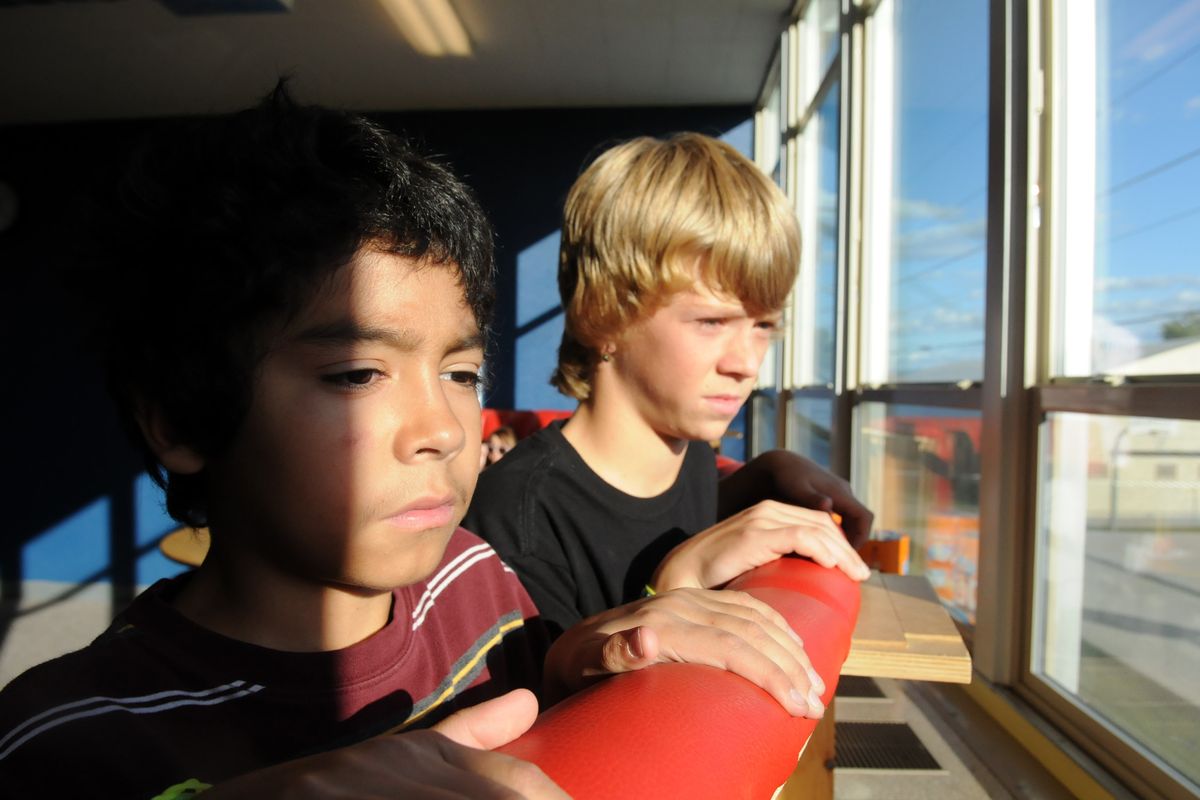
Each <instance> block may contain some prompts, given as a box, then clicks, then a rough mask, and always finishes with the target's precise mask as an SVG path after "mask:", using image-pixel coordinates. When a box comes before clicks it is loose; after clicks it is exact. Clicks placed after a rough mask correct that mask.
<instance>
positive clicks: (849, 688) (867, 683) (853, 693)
mask: <svg viewBox="0 0 1200 800" xmlns="http://www.w3.org/2000/svg"><path fill="white" fill-rule="evenodd" d="M834 696H835V697H869V698H874V697H883V698H886V697H887V695H885V694H884V693H883V689H881V688H879V684H878V683H876V682H875V681H874V680H872V679H871V678H867V677H865V676H861V675H843V676H842V677H840V678H838V685H837V691H836V692H835V693H834Z"/></svg>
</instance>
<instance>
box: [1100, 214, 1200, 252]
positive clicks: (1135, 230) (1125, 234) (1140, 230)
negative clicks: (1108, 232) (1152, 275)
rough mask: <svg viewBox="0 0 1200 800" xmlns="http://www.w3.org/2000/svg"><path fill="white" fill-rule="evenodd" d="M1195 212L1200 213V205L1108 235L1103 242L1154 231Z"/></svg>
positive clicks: (1105, 243) (1107, 243)
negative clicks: (1138, 226) (1114, 234)
mask: <svg viewBox="0 0 1200 800" xmlns="http://www.w3.org/2000/svg"><path fill="white" fill-rule="evenodd" d="M1195 214H1200V206H1196V207H1194V208H1189V209H1187V210H1185V211H1180V212H1179V213H1178V214H1172V215H1171V216H1169V217H1163V218H1162V219H1158V220H1155V221H1154V222H1151V223H1149V224H1146V225H1143V226H1141V227H1140V228H1132V229H1130V230H1127V231H1121V232H1120V233H1118V234H1117V235H1116V236H1110V237H1108V239H1107V240H1105V241H1104V242H1103V244H1104V245H1110V244H1112V243H1113V242H1119V241H1121V240H1122V239H1128V238H1129V237H1130V236H1138V235H1140V234H1143V233H1146V232H1147V231H1152V230H1154V229H1155V228H1161V227H1162V226H1164V225H1170V224H1171V223H1172V222H1178V221H1179V220H1181V219H1187V218H1188V217H1190V216H1193V215H1195Z"/></svg>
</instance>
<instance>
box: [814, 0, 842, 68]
mask: <svg viewBox="0 0 1200 800" xmlns="http://www.w3.org/2000/svg"><path fill="white" fill-rule="evenodd" d="M813 5H814V6H816V8H815V10H813V11H809V19H811V20H812V21H813V24H814V25H815V26H816V33H817V52H818V53H819V56H818V61H817V75H816V76H815V77H816V80H817V82H820V80H821V77H820V76H822V75H824V74H825V70H827V69H829V65H830V64H832V63H833V59H834V58H835V57H837V54H838V51H839V50H840V49H841V46H842V37H841V32H840V31H839V26H840V24H841V21H840V16H839V15H840V11H841V8H840V6H841V0H817V2H816V3H814V4H813Z"/></svg>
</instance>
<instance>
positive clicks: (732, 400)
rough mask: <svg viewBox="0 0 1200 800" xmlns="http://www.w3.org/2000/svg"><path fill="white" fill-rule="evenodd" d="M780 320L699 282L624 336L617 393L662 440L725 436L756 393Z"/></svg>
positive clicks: (615, 364)
mask: <svg viewBox="0 0 1200 800" xmlns="http://www.w3.org/2000/svg"><path fill="white" fill-rule="evenodd" d="M780 316H781V315H780V314H779V313H778V312H776V313H770V314H759V315H751V314H750V313H749V312H748V311H747V310H746V308H745V306H744V305H743V304H742V303H741V301H739V300H737V299H736V298H731V297H729V296H728V295H723V294H722V295H718V294H715V293H714V292H713V291H712V290H711V289H710V288H709V287H708V286H707V285H706V284H705V283H704V282H703V281H699V280H698V281H697V282H696V283H695V285H694V286H693V287H692V288H691V289H687V290H685V291H681V292H676V293H674V294H672V295H670V296H668V298H667V299H666V301H665V302H664V303H663V304H662V305H661V306H659V307H658V309H657V310H656V311H655V312H654V313H652V314H650V315H648V316H646V317H644V318H642V319H641V320H639V321H637V322H635V323H633V324H632V325H630V326H629V327H628V328H627V329H625V331H623V332H622V334H621V335H620V338H619V339H618V340H617V341H616V342H615V343H614V344H615V348H616V349H615V352H614V353H613V359H612V362H611V366H612V368H613V369H612V376H613V379H612V381H611V382H610V386H611V387H612V389H611V391H612V392H613V393H614V394H616V395H617V396H618V397H619V399H620V401H621V402H624V403H625V404H627V405H629V406H630V407H631V408H632V409H634V411H635V412H636V413H637V414H638V415H639V416H640V417H641V418H642V419H643V420H644V421H645V423H646V424H647V425H648V426H649V427H650V428H651V429H653V430H654V432H655V433H657V434H658V435H659V436H662V437H664V438H666V439H673V440H695V441H712V440H715V439H719V438H720V437H721V436H722V435H723V434H724V433H725V430H726V429H727V428H728V427H729V423H730V422H732V421H733V418H734V417H735V416H736V415H737V413H738V410H739V409H740V408H741V407H742V404H743V403H745V402H746V398H747V397H749V396H750V391H751V390H752V389H753V388H754V383H755V378H756V377H757V375H758V368H759V366H761V364H762V361H763V357H764V356H765V355H766V352H767V347H768V346H769V345H770V343H771V337H772V334H773V333H774V331H775V329H776V328H777V327H778V324H779V320H780Z"/></svg>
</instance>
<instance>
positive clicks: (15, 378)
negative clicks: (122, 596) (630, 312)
mask: <svg viewBox="0 0 1200 800" xmlns="http://www.w3.org/2000/svg"><path fill="white" fill-rule="evenodd" d="M749 116H750V114H749V109H748V108H744V107H706V108H676V109H577V110H535V111H499V112H440V113H422V114H385V115H379V117H378V118H379V120H380V121H381V122H383V123H384V124H385V125H388V126H389V127H392V128H394V129H397V130H401V131H403V132H405V133H407V134H408V135H409V136H410V137H411V138H413V139H414V140H415V141H416V143H417V144H418V146H419V147H420V148H421V149H423V150H424V151H425V152H428V153H432V154H436V155H439V156H440V157H441V158H442V160H444V161H447V162H448V163H450V164H451V166H452V167H453V168H454V169H455V171H456V172H457V173H458V174H459V175H461V176H462V177H463V178H465V179H466V181H467V182H468V183H470V184H471V185H472V186H474V187H475V189H476V191H477V192H478V193H479V196H480V199H481V201H482V202H483V205H484V207H485V208H486V209H487V210H488V212H489V214H490V215H491V217H492V219H493V221H494V223H495V225H496V231H497V261H498V267H499V279H498V286H497V290H498V297H497V300H498V302H497V315H496V335H495V338H494V342H493V347H492V350H491V353H492V364H491V367H492V371H493V375H494V378H495V382H494V387H493V388H492V390H491V392H490V394H489V397H488V404H489V405H491V406H493V407H496V408H570V407H571V405H570V404H568V403H567V402H566V401H565V399H564V398H562V397H561V396H560V395H558V394H557V393H556V392H555V391H554V390H553V389H552V388H551V387H550V386H549V385H548V384H547V380H548V378H549V375H550V371H551V369H552V367H553V364H554V361H555V354H556V351H557V348H558V340H559V336H560V335H561V330H562V327H561V326H562V322H561V314H560V313H559V310H558V295H557V287H556V283H555V280H556V279H555V274H556V273H555V270H556V264H557V252H558V233H557V231H558V225H559V213H560V211H561V207H562V201H563V198H564V197H565V195H566V192H567V189H568V188H569V187H570V185H571V183H572V182H573V181H574V179H575V177H576V176H577V175H578V173H579V171H580V170H581V169H582V168H583V167H584V166H586V164H587V163H588V162H589V160H590V159H591V158H592V157H594V156H595V155H596V154H598V153H599V152H600V151H601V150H603V149H604V148H605V147H606V146H607V145H610V144H612V143H614V142H616V141H620V140H623V139H627V138H629V137H632V136H637V135H644V134H645V135H662V134H664V133H669V132H673V131H678V130H698V131H702V132H704V133H709V134H712V135H718V136H726V138H728V139H729V140H730V141H732V142H734V143H735V145H736V146H738V147H739V148H741V149H743V150H744V151H746V152H749V149H750V142H751V132H750V123H749ZM147 127H148V124H147V123H143V122H136V123H135V122H121V123H93V124H72V125H54V126H18V127H10V128H0V181H4V182H6V183H8V184H9V185H11V186H12V187H13V188H14V189H15V190H16V192H17V195H18V199H19V203H20V205H19V210H18V218H17V221H16V223H15V224H14V225H13V227H11V228H10V229H9V230H7V231H4V232H0V267H2V268H3V271H4V272H3V274H4V285H5V289H4V291H3V292H0V326H3V334H4V338H3V341H4V363H5V366H6V371H7V380H6V385H7V386H8V391H6V392H5V406H4V409H5V412H6V413H5V415H4V419H5V421H6V423H7V436H6V440H7V441H6V443H5V447H4V449H3V459H4V464H3V466H4V470H3V474H4V475H5V476H6V477H5V497H6V503H5V506H6V513H5V521H4V524H3V525H2V526H0V581H2V582H3V586H4V592H5V594H6V595H8V596H10V597H12V596H15V595H18V594H19V593H20V591H21V582H22V581H27V580H46V581H55V582H62V583H64V584H77V583H91V582H101V583H111V584H114V585H116V586H133V585H138V584H147V583H150V582H153V581H154V580H155V579H157V578H159V577H162V576H166V575H170V574H174V573H176V572H177V571H178V570H179V568H178V567H177V566H176V565H174V564H172V563H171V562H168V561H167V560H166V559H164V558H163V557H162V556H161V555H160V554H159V553H158V551H157V548H156V543H157V541H158V539H159V538H160V537H161V536H162V535H163V534H164V533H166V532H167V531H169V530H171V529H172V528H174V527H175V523H174V522H172V521H171V520H170V519H169V518H168V517H167V516H166V515H165V513H164V512H163V509H162V503H161V497H160V494H159V492H158V491H157V489H155V487H153V485H152V484H151V483H150V481H149V480H148V479H147V478H146V476H145V475H144V473H143V472H142V471H141V465H140V463H139V460H138V458H137V456H136V455H135V453H134V451H133V450H132V448H131V447H130V446H129V445H128V444H127V442H126V440H125V437H124V435H123V432H122V431H121V430H120V426H119V425H118V423H117V421H116V418H115V415H114V414H113V412H112V408H111V406H110V404H109V401H108V398H107V396H106V394H105V392H104V388H103V381H102V378H101V376H100V374H99V372H98V370H97V368H96V367H95V365H94V364H93V363H92V361H91V359H90V356H89V354H88V352H87V348H86V346H85V343H84V342H82V341H81V337H80V331H79V330H78V327H77V326H76V324H75V321H74V319H73V317H72V315H71V312H70V310H69V306H68V304H67V302H66V301H65V300H64V297H65V292H64V291H63V287H62V286H61V285H59V283H58V278H57V277H56V275H57V274H58V270H57V269H56V267H57V266H59V265H60V264H61V263H63V262H64V260H65V259H67V258H69V257H71V255H72V254H71V252H70V249H71V246H72V244H73V243H72V242H71V241H70V240H69V236H67V235H66V232H67V231H68V230H69V222H70V220H71V219H72V217H73V216H74V215H75V213H76V211H77V208H78V201H79V198H80V197H81V196H82V195H84V194H86V193H87V191H88V190H89V187H92V186H94V185H97V184H100V183H102V182H105V181H108V180H111V179H112V176H113V172H114V170H115V169H116V168H117V165H119V164H120V163H121V162H122V161H123V160H124V158H125V156H126V154H127V153H128V151H129V149H130V148H131V147H132V145H133V143H135V142H136V141H137V139H138V137H139V136H141V135H142V134H143V132H144V131H145V130H146V129H147ZM0 626H2V621H0ZM2 634H3V631H2V630H0V636H2Z"/></svg>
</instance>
